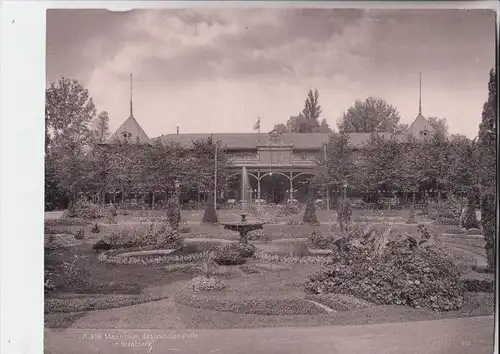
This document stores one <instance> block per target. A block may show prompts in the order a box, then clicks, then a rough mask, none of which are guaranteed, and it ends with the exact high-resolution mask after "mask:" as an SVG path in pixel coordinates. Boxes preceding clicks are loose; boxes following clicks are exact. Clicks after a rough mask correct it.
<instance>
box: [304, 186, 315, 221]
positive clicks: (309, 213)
mask: <svg viewBox="0 0 500 354" xmlns="http://www.w3.org/2000/svg"><path fill="white" fill-rule="evenodd" d="M302 221H303V222H305V223H308V224H317V223H318V217H317V216H316V206H315V205H314V196H313V194H312V191H310V192H309V198H308V199H307V202H306V210H305V211H304V218H303V219H302Z"/></svg>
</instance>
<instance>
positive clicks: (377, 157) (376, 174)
mask: <svg viewBox="0 0 500 354" xmlns="http://www.w3.org/2000/svg"><path fill="white" fill-rule="evenodd" d="M401 148H402V145H401V143H400V142H399V141H397V140H396V139H395V138H389V139H386V138H385V137H383V136H381V135H378V134H376V133H373V134H372V135H371V138H370V141H369V142H368V145H367V147H366V150H365V151H366V153H367V154H368V155H369V156H368V158H366V159H365V161H366V169H365V170H364V173H363V175H364V176H366V179H365V181H366V185H367V186H368V188H370V189H371V190H392V191H396V190H400V189H401V187H402V184H401V181H402V173H401V171H402V158H403V156H402V154H401V152H402V149H401Z"/></svg>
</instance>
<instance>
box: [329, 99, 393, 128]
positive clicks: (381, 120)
mask: <svg viewBox="0 0 500 354" xmlns="http://www.w3.org/2000/svg"><path fill="white" fill-rule="evenodd" d="M400 119H401V117H400V116H399V112H398V111H397V109H396V108H395V107H394V106H392V105H390V104H388V103H387V102H385V101H384V100H382V99H379V98H375V97H369V98H367V99H366V100H365V101H360V100H357V101H356V102H355V103H354V105H353V106H352V107H350V108H349V109H348V110H347V112H346V113H344V115H343V117H342V118H341V119H340V121H339V122H338V128H339V131H340V132H341V133H373V132H390V133H392V132H395V131H397V130H398V129H401V127H400V126H399V121H400Z"/></svg>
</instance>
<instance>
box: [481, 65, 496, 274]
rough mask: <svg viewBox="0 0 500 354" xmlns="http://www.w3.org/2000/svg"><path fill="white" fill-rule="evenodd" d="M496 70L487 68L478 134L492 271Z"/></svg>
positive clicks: (483, 221)
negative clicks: (486, 85)
mask: <svg viewBox="0 0 500 354" xmlns="http://www.w3.org/2000/svg"><path fill="white" fill-rule="evenodd" d="M496 79H497V77H496V73H495V71H494V70H493V69H492V70H491V71H490V79H489V83H488V101H486V103H485V104H484V106H483V113H482V120H481V123H480V125H479V134H478V140H479V141H478V147H477V158H478V164H479V168H478V171H477V173H478V175H479V183H480V195H481V224H482V225H483V233H484V238H485V240H486V246H485V248H486V254H487V258H488V266H489V269H490V271H495V235H496V172H497V170H496V157H497V156H496V128H497V126H496V119H497V111H496V103H497V88H496Z"/></svg>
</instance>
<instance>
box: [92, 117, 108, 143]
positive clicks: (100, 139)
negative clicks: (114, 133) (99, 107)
mask: <svg viewBox="0 0 500 354" xmlns="http://www.w3.org/2000/svg"><path fill="white" fill-rule="evenodd" d="M93 123H94V126H93V131H92V132H93V133H94V139H95V141H96V142H97V143H101V144H102V143H104V142H105V141H106V139H107V138H108V137H109V116H108V112H106V111H102V112H101V113H99V115H98V116H97V118H96V119H95V121H94V122H93Z"/></svg>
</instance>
